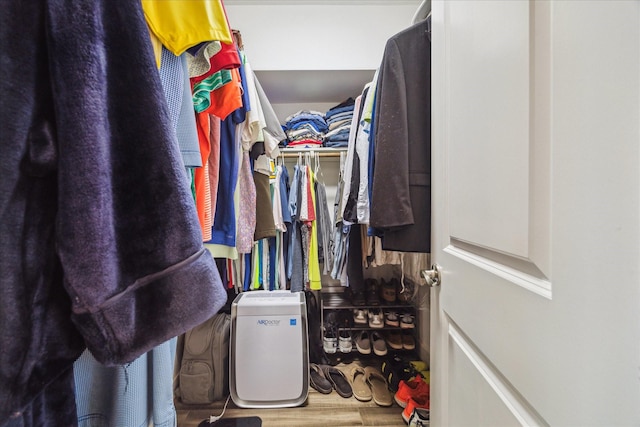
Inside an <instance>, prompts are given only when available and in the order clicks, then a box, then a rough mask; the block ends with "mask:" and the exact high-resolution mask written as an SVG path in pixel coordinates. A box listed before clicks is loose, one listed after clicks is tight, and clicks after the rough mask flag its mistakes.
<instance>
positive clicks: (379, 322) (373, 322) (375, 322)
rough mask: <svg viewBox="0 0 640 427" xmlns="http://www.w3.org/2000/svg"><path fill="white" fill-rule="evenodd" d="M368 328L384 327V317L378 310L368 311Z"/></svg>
mask: <svg viewBox="0 0 640 427" xmlns="http://www.w3.org/2000/svg"><path fill="white" fill-rule="evenodd" d="M369 327H370V328H376V329H380V328H383V327H384V315H383V314H382V311H380V309H379V308H372V309H371V310H369Z"/></svg>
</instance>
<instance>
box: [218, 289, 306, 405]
mask: <svg viewBox="0 0 640 427" xmlns="http://www.w3.org/2000/svg"><path fill="white" fill-rule="evenodd" d="M230 340H231V342H230V346H229V371H230V372H229V389H230V392H231V398H232V399H233V402H234V403H235V404H236V405H237V406H238V407H241V408H285V407H294V406H299V405H301V404H303V403H304V402H305V401H306V400H307V396H308V393H309V352H308V348H309V336H308V332H307V308H306V301H305V297H304V292H290V291H251V292H244V293H241V294H239V295H238V296H237V297H236V299H235V300H234V301H233V304H232V305H231V335H230Z"/></svg>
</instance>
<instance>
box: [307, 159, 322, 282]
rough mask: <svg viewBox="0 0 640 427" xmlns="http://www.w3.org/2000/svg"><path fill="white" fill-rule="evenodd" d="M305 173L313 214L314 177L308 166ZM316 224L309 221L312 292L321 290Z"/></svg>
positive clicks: (314, 204)
mask: <svg viewBox="0 0 640 427" xmlns="http://www.w3.org/2000/svg"><path fill="white" fill-rule="evenodd" d="M307 173H308V174H309V185H310V186H311V201H312V206H313V210H314V212H318V210H317V209H316V192H315V183H316V176H315V175H314V173H313V172H312V171H311V168H310V167H309V166H307ZM305 191H306V189H305ZM316 218H317V217H316ZM317 222H318V221H317V220H313V221H311V249H310V250H309V289H311V290H312V291H317V290H319V289H322V282H321V280H322V279H321V275H320V262H319V260H318V229H317V227H316V224H317Z"/></svg>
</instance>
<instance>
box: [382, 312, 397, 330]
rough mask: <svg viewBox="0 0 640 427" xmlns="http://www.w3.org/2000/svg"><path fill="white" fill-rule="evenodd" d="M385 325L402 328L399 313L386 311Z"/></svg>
mask: <svg viewBox="0 0 640 427" xmlns="http://www.w3.org/2000/svg"><path fill="white" fill-rule="evenodd" d="M384 323H385V324H386V325H387V326H393V327H396V328H397V327H398V326H400V318H399V317H398V313H396V312H395V311H385V312H384Z"/></svg>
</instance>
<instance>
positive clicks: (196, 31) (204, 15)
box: [142, 0, 233, 55]
mask: <svg viewBox="0 0 640 427" xmlns="http://www.w3.org/2000/svg"><path fill="white" fill-rule="evenodd" d="M142 9H143V10H144V16H145V18H146V20H147V24H148V25H149V28H151V31H153V33H154V34H155V35H156V37H158V39H159V40H160V41H161V42H162V44H163V45H164V47H166V48H167V49H169V50H170V51H171V52H173V53H174V54H175V55H181V54H182V53H183V52H184V51H185V50H187V49H188V48H190V47H191V46H195V45H197V44H198V43H202V42H206V41H213V40H219V41H221V42H224V43H233V38H232V35H231V29H230V28H229V23H228V22H227V15H226V13H225V11H224V6H223V5H222V1H219V0H217V1H216V0H189V1H184V0H142Z"/></svg>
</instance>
